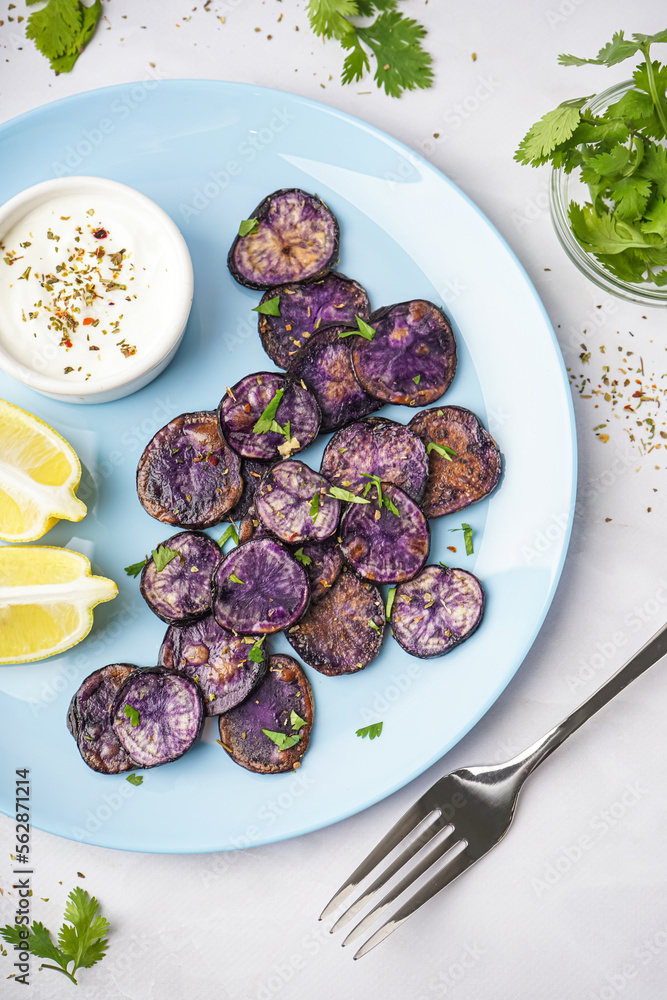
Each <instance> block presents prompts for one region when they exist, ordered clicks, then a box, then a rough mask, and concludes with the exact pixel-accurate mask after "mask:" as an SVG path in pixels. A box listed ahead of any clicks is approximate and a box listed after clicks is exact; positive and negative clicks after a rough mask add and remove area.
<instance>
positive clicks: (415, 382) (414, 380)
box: [412, 375, 421, 385]
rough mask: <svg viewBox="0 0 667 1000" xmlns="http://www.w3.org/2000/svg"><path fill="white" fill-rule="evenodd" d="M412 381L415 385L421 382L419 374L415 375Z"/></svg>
mask: <svg viewBox="0 0 667 1000" xmlns="http://www.w3.org/2000/svg"><path fill="white" fill-rule="evenodd" d="M412 381H413V382H414V384H415V385H419V383H420V382H421V375H415V377H414V378H413V380H412Z"/></svg>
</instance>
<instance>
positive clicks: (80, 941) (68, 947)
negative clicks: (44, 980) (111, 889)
mask: <svg viewBox="0 0 667 1000" xmlns="http://www.w3.org/2000/svg"><path fill="white" fill-rule="evenodd" d="M99 909H100V904H99V903H98V901H97V900H96V899H95V897H94V896H92V897H91V896H89V895H88V893H87V892H86V891H85V890H84V889H80V888H79V887H78V886H77V887H76V888H75V889H72V891H71V892H70V894H69V896H68V897H67V906H66V908H65V915H64V922H63V925H62V927H61V928H60V930H59V931H58V945H55V944H54V943H53V941H52V939H51V932H50V931H49V929H48V928H47V927H44V925H43V924H41V923H40V922H39V920H34V921H33V923H32V925H31V927H30V932H29V934H28V936H27V937H22V936H21V934H20V931H22V930H23V928H22V927H21V928H19V927H17V926H16V925H15V924H7V925H6V926H5V927H1V928H0V937H2V938H3V939H4V940H5V941H6V942H7V944H11V945H13V946H14V947H19V948H24V949H25V950H26V951H29V952H30V953H31V954H32V955H37V957H38V958H48V959H50V960H51V961H52V962H56V965H49V964H47V963H46V962H44V963H43V964H42V965H41V966H40V968H42V969H53V970H54V971H55V972H61V973H62V974H63V975H64V976H67V978H68V979H70V980H71V981H72V982H73V983H74V985H75V986H77V985H78V984H77V981H76V979H75V978H74V974H75V973H76V971H77V969H89V968H90V967H91V966H92V965H95V964H96V963H97V962H100V961H101V960H102V959H103V958H104V956H105V954H106V948H107V944H108V941H107V939H106V938H105V934H108V932H109V930H110V927H109V924H108V922H107V920H106V919H105V918H104V917H103V916H101V915H100V914H99V913H98V910H99ZM72 962H73V963H74V965H73V967H72V968H71V969H68V966H69V965H70V963H72Z"/></svg>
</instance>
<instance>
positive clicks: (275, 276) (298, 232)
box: [227, 188, 340, 288]
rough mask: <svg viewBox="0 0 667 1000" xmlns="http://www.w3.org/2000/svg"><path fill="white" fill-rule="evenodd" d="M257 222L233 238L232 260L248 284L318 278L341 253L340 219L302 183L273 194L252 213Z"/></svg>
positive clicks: (234, 272)
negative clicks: (304, 187) (305, 188)
mask: <svg viewBox="0 0 667 1000" xmlns="http://www.w3.org/2000/svg"><path fill="white" fill-rule="evenodd" d="M249 218H250V219H257V226H256V227H255V228H254V231H253V232H250V233H249V234H248V235H247V236H237V237H236V239H235V240H234V242H233V243H232V246H231V249H230V251H229V255H228V257H227V265H228V267H229V270H230V271H231V273H232V276H233V277H234V278H236V280H237V281H238V282H239V283H240V284H241V285H245V286H246V288H273V287H274V286H275V285H285V284H289V283H290V282H293V281H313V280H314V279H315V278H321V277H322V276H323V275H325V274H326V273H327V271H330V270H331V268H332V267H333V266H334V264H335V263H336V261H337V259H338V243H339V239H340V230H339V227H338V221H337V219H336V216H335V215H334V214H333V212H332V211H331V209H330V208H328V207H327V206H326V205H325V204H324V202H323V201H322V199H321V198H318V197H317V196H316V195H312V194H308V193H307V192H306V191H302V190H301V189H300V188H283V189H282V190H280V191H274V192H273V194H270V195H268V197H266V198H265V199H264V201H262V202H261V203H260V204H259V205H258V206H257V208H256V209H255V210H254V212H252V213H251V214H250V216H249Z"/></svg>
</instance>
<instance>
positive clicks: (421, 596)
mask: <svg viewBox="0 0 667 1000" xmlns="http://www.w3.org/2000/svg"><path fill="white" fill-rule="evenodd" d="M483 614H484V591H483V590H482V585H481V584H480V582H479V580H478V579H477V577H476V576H473V575H472V573H467V572H466V571H465V570H463V569H448V568H446V567H444V566H425V567H424V569H423V570H422V572H421V573H420V574H419V575H418V576H416V577H415V578H414V579H413V580H410V581H409V582H408V583H402V584H401V585H400V586H399V587H397V588H396V596H395V598H394V603H393V606H392V609H391V631H392V635H393V636H394V638H395V639H396V640H397V641H398V642H399V643H400V645H401V646H402V647H403V649H405V650H406V651H407V652H408V653H411V654H412V656H421V657H429V656H442V654H443V653H448V652H449V651H450V649H453V648H454V646H458V644H459V643H460V642H463V640H464V639H467V638H468V637H469V636H470V635H472V633H473V632H474V631H475V629H476V628H477V626H478V625H479V623H480V622H481V620H482V616H483Z"/></svg>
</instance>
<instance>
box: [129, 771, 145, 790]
mask: <svg viewBox="0 0 667 1000" xmlns="http://www.w3.org/2000/svg"><path fill="white" fill-rule="evenodd" d="M125 780H126V781H129V782H130V784H131V785H136V786H137V788H138V787H139V785H142V784H143V782H144V778H143V775H142V774H128V776H127V777H126V779H125Z"/></svg>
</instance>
